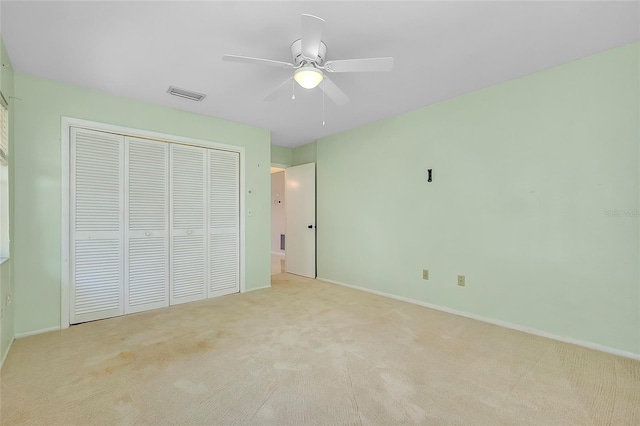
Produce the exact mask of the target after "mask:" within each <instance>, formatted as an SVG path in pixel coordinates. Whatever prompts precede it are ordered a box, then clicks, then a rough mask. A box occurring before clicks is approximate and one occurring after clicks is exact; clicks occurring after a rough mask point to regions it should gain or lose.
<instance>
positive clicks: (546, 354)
mask: <svg viewBox="0 0 640 426" xmlns="http://www.w3.org/2000/svg"><path fill="white" fill-rule="evenodd" d="M1 404H2V407H1V414H2V423H3V424H5V425H13V424H60V425H69V424H154V425H155V424H221V425H222V424H224V425H226V424H278V425H302V424H377V425H392V424H472V425H484V424H486V425H493V424H544V425H561V424H562V425H576V424H580V425H587V424H598V425H601V424H614V425H623V424H629V425H638V424H640V362H638V361H633V360H629V359H625V358H620V357H616V356H613V355H608V354H604V353H600V352H596V351H592V350H589V349H585V348H581V347H577V346H573V345H569V344H564V343H559V342H556V341H552V340H548V339H545V338H541V337H536V336H532V335H528V334H524V333H520V332H517V331H512V330H508V329H504V328H500V327H496V326H493V325H489V324H484V323H481V322H477V321H474V320H470V319H467V318H462V317H457V316H454V315H450V314H446V313H442V312H438V311H434V310H430V309H426V308H423V307H420V306H415V305H411V304H407V303H403V302H399V301H396V300H391V299H387V298H383V297H379V296H376V295H372V294H368V293H365V292H360V291H357V290H352V289H348V288H343V287H339V286H335V285H332V284H327V283H323V282H320V281H313V280H307V279H303V278H300V277H295V276H292V275H288V274H280V275H275V276H273V287H272V288H271V289H265V290H259V291H254V292H250V293H246V294H238V295H232V296H225V297H221V298H218V299H212V300H206V301H202V302H195V303H190V304H186V305H180V306H174V307H171V308H166V309H160V310H156V311H152V312H146V313H142V314H136V315H129V316H126V317H120V318H114V319H109V320H103V321H96V322H93V323H87V324H81V325H77V326H73V327H71V328H69V329H68V330H64V331H60V332H52V333H47V334H42V335H38V336H32V337H28V338H24V339H20V340H17V341H16V342H15V343H14V346H13V348H12V350H11V352H10V354H9V357H8V359H7V361H6V364H5V366H4V367H3V369H2V380H1Z"/></svg>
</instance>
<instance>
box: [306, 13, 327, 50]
mask: <svg viewBox="0 0 640 426" xmlns="http://www.w3.org/2000/svg"><path fill="white" fill-rule="evenodd" d="M323 29H324V19H322V18H318V17H317V16H313V15H306V14H303V15H302V33H301V34H302V36H301V37H300V38H301V42H300V44H301V45H302V56H304V57H305V58H307V59H309V60H310V61H315V60H316V59H317V58H318V52H319V50H320V42H321V41H322V30H323Z"/></svg>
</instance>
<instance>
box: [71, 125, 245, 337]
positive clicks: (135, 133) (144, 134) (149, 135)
mask: <svg viewBox="0 0 640 426" xmlns="http://www.w3.org/2000/svg"><path fill="white" fill-rule="evenodd" d="M72 127H77V128H82V129H88V130H96V131H100V132H107V133H115V134H118V135H122V136H125V137H126V136H129V137H133V138H142V139H152V140H155V141H158V142H167V143H176V144H181V145H190V146H197V147H200V148H212V149H219V150H223V151H231V152H237V153H238V154H239V156H240V171H239V176H238V178H239V187H240V194H239V195H240V196H239V204H240V205H239V209H240V216H239V232H240V262H239V266H240V268H239V273H240V293H244V292H245V291H246V290H245V223H246V207H245V206H246V197H245V194H246V190H245V181H246V177H245V170H246V169H245V148H244V147H241V146H235V145H227V144H223V143H218V142H212V141H205V140H202V139H194V138H187V137H183V136H176V135H171V134H167V133H158V132H151V131H147V130H140V129H134V128H130V127H124V126H117V125H113V124H106V123H100V122H95V121H89V120H82V119H79V118H73V117H62V120H61V139H60V140H61V145H62V146H61V164H62V179H61V185H62V211H61V213H62V214H61V250H60V252H61V255H60V264H61V274H60V275H61V277H60V278H61V292H60V294H61V297H60V328H62V329H65V328H68V327H69V324H70V319H71V318H70V303H71V300H70V290H71V289H70V284H71V281H70V280H71V270H70V258H71V246H70V243H71V240H70V235H71V222H70V220H71V212H70V208H71V204H70V202H71V198H70V197H71V173H70V162H71V128H72Z"/></svg>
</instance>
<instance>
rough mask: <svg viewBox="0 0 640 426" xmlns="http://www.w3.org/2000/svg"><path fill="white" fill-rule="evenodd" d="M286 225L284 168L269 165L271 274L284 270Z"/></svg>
mask: <svg viewBox="0 0 640 426" xmlns="http://www.w3.org/2000/svg"><path fill="white" fill-rule="evenodd" d="M286 227H287V219H286V211H285V176H284V168H280V167H271V275H274V274H280V273H282V272H285V270H286V269H285V262H286V235H285V234H286V231H285V230H286Z"/></svg>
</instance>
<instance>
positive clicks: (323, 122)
mask: <svg viewBox="0 0 640 426" xmlns="http://www.w3.org/2000/svg"><path fill="white" fill-rule="evenodd" d="M322 84H324V83H322ZM324 124H325V121H324V90H323V91H322V125H323V126H324Z"/></svg>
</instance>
